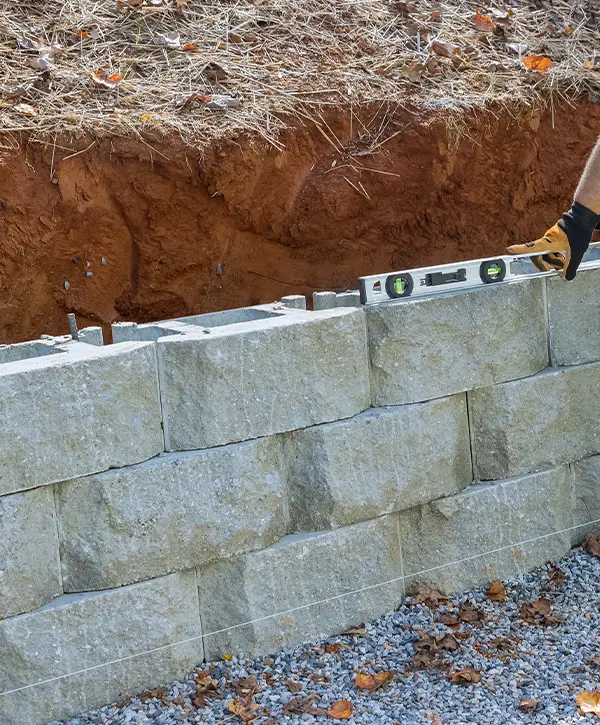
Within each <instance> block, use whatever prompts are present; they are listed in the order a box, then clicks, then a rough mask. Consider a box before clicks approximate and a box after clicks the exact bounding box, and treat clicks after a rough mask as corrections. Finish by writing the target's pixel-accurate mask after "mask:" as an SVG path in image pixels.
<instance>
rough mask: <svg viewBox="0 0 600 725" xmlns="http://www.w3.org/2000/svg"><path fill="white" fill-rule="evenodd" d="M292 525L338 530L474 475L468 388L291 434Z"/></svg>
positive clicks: (454, 487)
mask: <svg viewBox="0 0 600 725" xmlns="http://www.w3.org/2000/svg"><path fill="white" fill-rule="evenodd" d="M285 439H286V440H285V461H286V465H287V468H288V475H287V477H288V482H289V484H288V485H289V502H290V518H291V522H292V523H291V529H292V530H293V531H314V530H317V529H329V528H337V527H339V526H346V525H348V524H351V523H355V522H357V521H364V520H366V519H370V518H374V517H376V516H380V515H381V514H385V513H391V512H392V511H399V510H402V509H406V508H410V507H411V506H416V505H417V504H421V503H426V502H427V501H432V500H434V499H436V498H440V497H443V496H449V495H451V494H454V493H457V492H458V491H459V490H461V489H462V488H464V487H465V486H467V485H469V484H470V483H471V482H472V480H473V474H472V467H471V448H470V442H469V425H468V419H467V406H466V397H465V395H464V394H459V395H455V396H452V397H450V398H442V399H439V400H434V401H431V402H428V403H417V404H415V405H405V406H398V407H392V408H377V409H372V410H368V411H366V412H365V413H361V414H360V415H357V416H355V417H354V418H350V419H348V420H342V421H337V422H335V423H327V424H325V425H319V426H314V427H313V428H306V429H304V430H300V431H294V432H292V433H286V434H285Z"/></svg>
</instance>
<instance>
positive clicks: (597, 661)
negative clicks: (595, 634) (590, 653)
mask: <svg viewBox="0 0 600 725" xmlns="http://www.w3.org/2000/svg"><path fill="white" fill-rule="evenodd" d="M589 664H590V665H596V666H597V667H600V652H599V653H598V654H597V655H594V657H592V659H591V660H590V661H589Z"/></svg>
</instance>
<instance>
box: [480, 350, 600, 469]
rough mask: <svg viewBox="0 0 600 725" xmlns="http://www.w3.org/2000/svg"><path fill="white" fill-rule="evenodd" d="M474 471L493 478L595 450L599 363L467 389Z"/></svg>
mask: <svg viewBox="0 0 600 725" xmlns="http://www.w3.org/2000/svg"><path fill="white" fill-rule="evenodd" d="M468 399H469V414H470V418H471V443H472V449H473V465H474V471H475V477H476V478H481V479H484V480H495V479H500V478H506V477H508V476H515V475H519V474H521V473H529V472H532V471H540V470H544V469H546V468H552V467H553V466H556V465H559V464H561V463H570V462H572V461H577V460H579V459H580V458H585V457H586V456H589V455H592V454H595V453H600V364H599V363H594V364H590V365H582V366H580V367H573V368H560V369H550V370H546V371H544V372H542V373H540V374H538V375H535V376H533V377H530V378H525V379H523V380H515V381H513V382H510V383H505V384H503V385H496V386H493V387H490V388H483V389H481V390H475V391H473V392H470V393H469V394H468Z"/></svg>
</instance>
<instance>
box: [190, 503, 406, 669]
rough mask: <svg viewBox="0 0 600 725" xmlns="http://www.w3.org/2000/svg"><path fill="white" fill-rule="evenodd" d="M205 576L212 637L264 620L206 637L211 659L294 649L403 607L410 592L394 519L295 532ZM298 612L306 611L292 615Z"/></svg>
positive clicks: (204, 610) (204, 602) (204, 605)
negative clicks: (401, 603)
mask: <svg viewBox="0 0 600 725" xmlns="http://www.w3.org/2000/svg"><path fill="white" fill-rule="evenodd" d="M198 576H199V578H198V583H199V588H200V609H201V617H202V626H203V628H204V632H206V633H207V634H208V633H210V632H216V631H217V630H221V629H223V628H225V627H231V626H234V625H239V624H245V623H247V622H251V621H253V620H256V619H260V618H263V619H262V620H261V621H256V622H254V623H253V624H247V625H246V626H243V627H236V628H235V629H231V630H229V631H227V632H221V633H220V634H215V635H209V636H207V637H206V639H205V642H204V646H205V651H206V657H207V659H216V658H218V657H221V656H222V655H224V654H225V653H227V652H243V653H245V654H248V655H251V656H257V655H260V654H265V653H268V652H274V651H276V650H279V649H281V648H289V647H292V646H293V645H295V644H298V643H301V642H305V641H311V640H318V639H320V638H324V637H327V636H329V635H332V634H335V633H338V632H342V631H344V630H345V629H347V628H348V627H350V626H352V625H356V624H358V623H359V622H362V621H365V620H368V619H373V618H375V617H377V616H379V615H381V614H384V613H385V612H389V611H392V610H393V609H394V608H395V607H396V606H397V605H398V603H399V601H400V599H401V597H402V594H403V586H402V558H401V555H400V547H399V544H398V522H397V519H396V518H395V515H393V516H386V517H382V518H379V519H375V520H374V521H368V522H365V523H361V524H355V525H354V526H349V527H346V528H343V529H337V530H335V531H331V532H327V533H318V534H296V535H294V536H289V537H286V538H285V539H284V540H283V541H282V542H281V543H279V544H276V545H275V546H273V547H271V548H270V549H265V550H264V551H260V552H256V553H252V554H246V555H244V556H241V557H237V558H235V559H223V560H221V561H218V562H215V563H214V564H211V565H209V566H207V567H203V568H202V569H199V570H198ZM391 579H393V580H395V581H392V582H390V583H388V584H385V585H384V586H376V585H378V584H381V583H383V582H386V581H388V580H391ZM361 588H362V591H356V590H360V589H361ZM352 592H356V593H352ZM323 600H329V601H323ZM319 602H321V603H319ZM311 605H312V606H311ZM296 607H301V608H300V609H297V610H296V611H289V610H291V609H294V608H296ZM279 612H281V614H279Z"/></svg>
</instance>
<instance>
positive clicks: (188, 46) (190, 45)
mask: <svg viewBox="0 0 600 725" xmlns="http://www.w3.org/2000/svg"><path fill="white" fill-rule="evenodd" d="M181 50H183V51H185V52H186V53H193V52H194V51H195V50H198V46H197V45H196V44H195V43H186V44H185V45H184V46H183V48H182V49H181Z"/></svg>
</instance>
